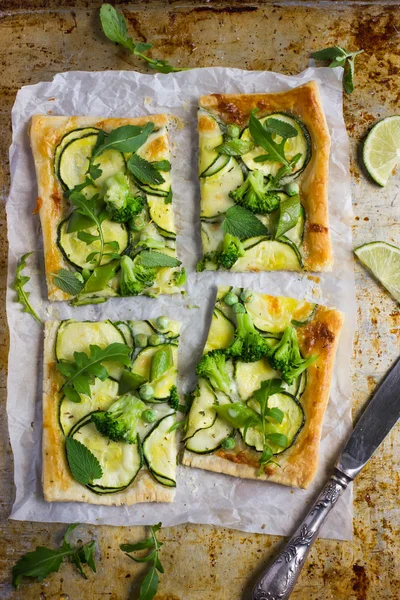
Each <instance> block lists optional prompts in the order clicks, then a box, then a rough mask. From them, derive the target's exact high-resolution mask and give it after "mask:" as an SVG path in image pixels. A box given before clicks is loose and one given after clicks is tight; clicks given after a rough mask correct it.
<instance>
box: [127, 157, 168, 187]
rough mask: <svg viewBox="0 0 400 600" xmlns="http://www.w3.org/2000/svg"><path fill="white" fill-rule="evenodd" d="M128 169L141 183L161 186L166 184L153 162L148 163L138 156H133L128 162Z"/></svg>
mask: <svg viewBox="0 0 400 600" xmlns="http://www.w3.org/2000/svg"><path fill="white" fill-rule="evenodd" d="M128 169H129V171H130V172H131V174H132V175H133V176H134V178H135V179H137V180H138V181H140V183H143V184H147V185H159V184H160V183H164V182H165V179H164V177H163V176H162V175H161V173H160V171H159V170H158V169H156V167H155V166H154V165H153V164H152V163H151V162H148V161H147V160H145V159H144V158H142V157H141V156H139V155H138V154H132V156H131V157H130V159H129V160H128Z"/></svg>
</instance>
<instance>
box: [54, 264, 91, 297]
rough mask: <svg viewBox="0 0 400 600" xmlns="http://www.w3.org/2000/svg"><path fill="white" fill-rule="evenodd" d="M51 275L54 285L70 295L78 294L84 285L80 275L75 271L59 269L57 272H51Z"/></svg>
mask: <svg viewBox="0 0 400 600" xmlns="http://www.w3.org/2000/svg"><path fill="white" fill-rule="evenodd" d="M52 275H53V283H54V285H56V286H57V287H58V288H60V290H62V291H63V292H65V293H66V294H69V295H70V296H76V295H77V294H79V293H80V292H81V291H82V289H83V287H84V285H85V282H84V280H83V277H82V275H81V274H80V273H78V272H77V271H75V272H74V271H69V270H68V269H60V270H59V271H58V273H57V274H55V273H52Z"/></svg>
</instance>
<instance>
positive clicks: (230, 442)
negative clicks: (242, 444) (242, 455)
mask: <svg viewBox="0 0 400 600" xmlns="http://www.w3.org/2000/svg"><path fill="white" fill-rule="evenodd" d="M235 446H236V442H235V440H234V439H233V438H232V437H228V438H225V439H224V440H222V442H221V447H222V448H223V449H224V450H232V448H234V447H235Z"/></svg>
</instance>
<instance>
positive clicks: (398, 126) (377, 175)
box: [363, 115, 400, 187]
mask: <svg viewBox="0 0 400 600" xmlns="http://www.w3.org/2000/svg"><path fill="white" fill-rule="evenodd" d="M363 161H364V165H365V168H366V169H367V171H368V173H369V174H370V175H371V177H372V179H373V180H374V181H376V183H378V184H379V185H381V186H382V187H383V186H385V185H386V184H387V182H388V179H389V177H390V176H391V174H392V172H393V169H394V168H395V167H396V165H397V164H398V163H399V162H400V115H395V116H393V117H387V118H386V119H383V120H382V121H379V122H378V123H377V124H376V125H374V126H373V128H372V129H371V131H370V132H369V134H368V135H367V137H366V140H365V142H364V148H363Z"/></svg>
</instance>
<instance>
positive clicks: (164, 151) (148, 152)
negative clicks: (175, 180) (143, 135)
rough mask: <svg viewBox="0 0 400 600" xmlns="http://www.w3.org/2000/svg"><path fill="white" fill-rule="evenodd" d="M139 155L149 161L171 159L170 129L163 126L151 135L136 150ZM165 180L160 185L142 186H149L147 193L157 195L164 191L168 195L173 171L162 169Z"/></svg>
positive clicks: (142, 187)
mask: <svg viewBox="0 0 400 600" xmlns="http://www.w3.org/2000/svg"><path fill="white" fill-rule="evenodd" d="M136 153H137V154H138V155H139V156H141V157H142V158H144V159H145V160H147V161H149V162H154V161H161V160H168V161H170V158H171V156H170V152H169V144H168V131H167V128H166V127H161V129H158V130H157V131H154V132H153V133H151V134H150V135H149V137H148V138H147V140H146V141H145V143H144V144H143V145H142V146H140V148H139V150H137V152H136ZM160 173H161V175H162V176H163V178H164V182H163V183H161V184H159V185H149V186H142V185H141V186H140V187H141V189H144V187H145V188H147V189H148V190H149V191H148V192H146V193H150V194H154V195H156V194H157V192H163V195H167V194H168V192H169V190H170V189H171V171H160Z"/></svg>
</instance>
